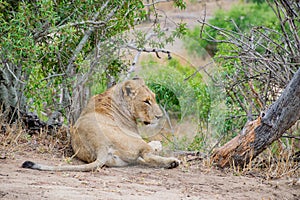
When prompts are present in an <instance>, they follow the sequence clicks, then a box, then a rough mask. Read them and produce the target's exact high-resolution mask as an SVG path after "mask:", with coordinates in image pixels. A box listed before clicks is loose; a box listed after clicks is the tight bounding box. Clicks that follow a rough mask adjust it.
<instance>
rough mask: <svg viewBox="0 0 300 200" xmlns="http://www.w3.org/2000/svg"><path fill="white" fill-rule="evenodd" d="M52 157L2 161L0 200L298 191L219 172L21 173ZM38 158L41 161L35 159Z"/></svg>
mask: <svg viewBox="0 0 300 200" xmlns="http://www.w3.org/2000/svg"><path fill="white" fill-rule="evenodd" d="M47 156H48V157H50V158H51V154H36V153H29V152H28V153H26V154H24V153H23V155H18V154H15V157H14V159H8V158H6V159H1V160H0V163H1V164H0V166H1V172H0V185H1V187H0V199H23V200H25V199H32V200H34V199H37V200H38V199H74V200H77V199H78V200H79V199H164V200H167V199H210V200H211V199H260V200H261V199H289V200H290V199H295V200H296V199H300V186H299V185H293V184H291V183H290V181H288V180H286V179H278V180H272V181H266V180H263V179H260V178H255V177H252V178H251V177H245V176H233V175H232V173H225V172H222V171H220V170H215V169H214V170H213V169H207V168H206V167H198V166H199V165H192V166H189V167H187V166H181V167H179V168H177V169H172V170H166V169H153V168H146V167H143V166H131V167H125V168H103V169H100V170H98V171H96V172H41V171H35V170H28V169H22V168H20V165H21V163H22V162H23V161H24V160H28V159H33V160H37V161H39V162H42V163H49V164H50V163H51V164H57V163H61V161H60V159H59V158H51V161H49V159H47V158H46V157H47ZM37 157H42V159H41V158H40V159H37Z"/></svg>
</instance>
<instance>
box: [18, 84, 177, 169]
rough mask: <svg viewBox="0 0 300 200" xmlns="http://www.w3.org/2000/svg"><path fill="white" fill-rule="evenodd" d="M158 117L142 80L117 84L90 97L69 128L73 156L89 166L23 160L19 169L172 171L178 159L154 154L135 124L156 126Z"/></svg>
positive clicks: (157, 110)
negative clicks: (129, 167) (134, 167)
mask: <svg viewBox="0 0 300 200" xmlns="http://www.w3.org/2000/svg"><path fill="white" fill-rule="evenodd" d="M161 117H162V112H161V110H160V108H159V106H158V104H157V103H156V101H155V94H154V93H153V92H151V91H150V89H149V88H148V87H147V86H146V85H145V83H144V81H143V80H142V79H139V78H135V79H133V80H129V81H126V82H124V83H121V84H117V85H115V86H114V87H112V88H110V89H108V90H107V91H106V92H104V93H102V94H99V95H96V96H94V97H92V98H91V100H90V101H89V103H88V105H87V107H86V108H85V109H84V110H83V111H82V113H81V115H80V117H79V119H78V120H77V122H76V123H75V125H74V127H73V128H72V129H71V145H72V148H73V150H74V153H75V155H76V156H77V157H78V158H79V159H80V160H82V161H85V162H87V163H88V164H83V165H67V166H48V165H41V164H36V163H33V162H31V161H26V162H24V163H23V165H22V167H23V168H31V169H38V170H49V171H91V170H94V169H96V168H98V167H102V166H104V165H106V166H111V167H121V166H126V165H129V164H137V163H140V164H144V165H148V166H151V167H164V168H175V167H177V166H178V165H179V160H177V159H176V158H173V157H168V158H167V157H161V156H158V155H154V153H153V149H152V148H151V146H150V145H148V144H147V143H146V142H145V141H144V140H143V139H142V138H141V136H140V135H139V134H138V126H137V125H138V122H139V123H144V124H145V125H150V124H155V123H157V122H158V119H159V118H161Z"/></svg>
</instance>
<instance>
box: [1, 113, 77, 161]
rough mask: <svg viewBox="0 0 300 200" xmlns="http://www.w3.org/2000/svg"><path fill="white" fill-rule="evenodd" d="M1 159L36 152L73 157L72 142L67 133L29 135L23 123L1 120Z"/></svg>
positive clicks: (44, 132)
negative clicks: (10, 122) (8, 122)
mask: <svg viewBox="0 0 300 200" xmlns="http://www.w3.org/2000/svg"><path fill="white" fill-rule="evenodd" d="M0 124H1V125H0V158H1V159H5V158H10V159H13V158H14V156H15V154H23V153H25V152H34V153H37V154H45V153H49V154H52V155H54V156H57V157H69V156H71V155H72V149H71V147H70V140H69V137H68V135H67V132H66V131H60V130H59V131H57V132H56V133H55V134H53V135H49V134H48V133H47V131H46V130H40V131H39V132H37V133H35V134H29V132H28V131H26V130H25V129H24V128H23V126H22V124H21V123H13V124H6V123H5V121H4V120H3V119H2V118H0Z"/></svg>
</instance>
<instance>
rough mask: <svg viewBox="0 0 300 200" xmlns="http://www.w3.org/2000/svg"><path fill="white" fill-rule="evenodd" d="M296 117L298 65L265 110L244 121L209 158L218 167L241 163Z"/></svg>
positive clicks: (299, 106) (299, 89) (299, 87)
mask: <svg viewBox="0 0 300 200" xmlns="http://www.w3.org/2000/svg"><path fill="white" fill-rule="evenodd" d="M299 119H300V68H299V69H298V71H297V72H296V73H295V74H294V77H293V79H292V80H291V81H290V83H289V84H288V85H287V87H286V88H285V90H284V91H283V93H282V94H281V96H280V97H279V98H278V99H277V101H275V102H274V103H273V104H272V105H271V106H270V108H269V109H268V110H267V112H266V113H265V114H263V115H262V116H260V117H258V118H257V119H256V120H254V121H251V122H249V123H246V125H245V126H244V128H243V130H242V131H241V133H240V134H239V135H237V136H236V137H235V138H233V139H232V140H231V141H229V142H228V143H226V144H225V145H224V146H222V147H220V148H218V149H216V151H215V152H214V154H213V155H212V160H213V161H214V162H215V163H216V164H217V165H218V166H219V167H227V166H229V165H232V164H233V165H238V166H245V165H246V164H247V163H248V162H249V161H250V160H251V159H253V158H255V157H256V156H257V155H259V154H260V153H261V152H262V151H263V150H265V149H266V148H267V147H268V146H269V145H271V144H272V143H273V142H274V141H276V140H277V139H278V138H280V137H281V136H282V134H283V133H284V132H285V131H286V130H288V129H289V128H291V126H292V125H293V124H295V123H296V122H297V120H299Z"/></svg>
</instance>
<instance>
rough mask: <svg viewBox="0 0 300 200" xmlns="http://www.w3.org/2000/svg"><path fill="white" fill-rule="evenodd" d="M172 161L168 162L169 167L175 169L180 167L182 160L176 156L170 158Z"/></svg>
mask: <svg viewBox="0 0 300 200" xmlns="http://www.w3.org/2000/svg"><path fill="white" fill-rule="evenodd" d="M170 159H171V160H170V162H169V163H168V166H167V167H166V168H167V169H173V168H175V167H178V166H179V164H180V161H179V160H178V159H176V158H170Z"/></svg>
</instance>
